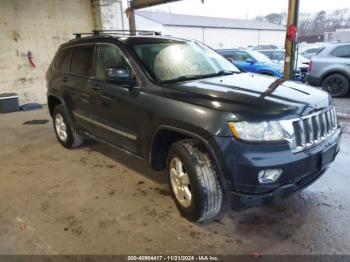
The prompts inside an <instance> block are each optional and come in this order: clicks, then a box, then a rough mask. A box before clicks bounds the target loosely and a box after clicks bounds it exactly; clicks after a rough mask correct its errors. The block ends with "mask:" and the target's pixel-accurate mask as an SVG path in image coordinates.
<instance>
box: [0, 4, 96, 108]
mask: <svg viewBox="0 0 350 262" xmlns="http://www.w3.org/2000/svg"><path fill="white" fill-rule="evenodd" d="M93 28H94V21H93V16H92V9H91V5H90V0H74V1H71V0H50V1H47V0H0V93H6V92H16V93H18V94H19V96H20V102H21V103H24V102H45V101H46V84H45V78H44V76H45V72H46V70H47V68H48V66H49V64H50V62H51V60H52V57H53V56H54V54H55V52H56V50H57V48H58V46H59V45H60V44H61V43H63V42H65V41H67V40H69V39H71V38H72V33H74V32H79V31H83V32H89V31H91V30H92V29H93ZM28 51H30V52H31V53H32V55H33V61H34V63H35V65H36V67H35V68H34V67H32V66H31V65H30V63H29V61H28V58H27V53H28Z"/></svg>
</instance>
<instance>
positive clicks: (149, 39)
mask: <svg viewBox="0 0 350 262" xmlns="http://www.w3.org/2000/svg"><path fill="white" fill-rule="evenodd" d="M106 40H107V41H109V42H113V41H119V42H122V43H124V44H126V45H134V44H147V43H161V42H169V41H175V42H183V41H191V40H186V39H182V38H176V37H172V36H158V35H137V36H129V35H128V36H122V35H113V34H102V35H91V36H86V37H81V38H75V39H71V40H70V41H68V42H67V43H65V44H63V46H70V45H74V44H84V43H94V42H98V41H106Z"/></svg>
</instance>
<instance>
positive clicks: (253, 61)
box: [217, 49, 283, 78]
mask: <svg viewBox="0 0 350 262" xmlns="http://www.w3.org/2000/svg"><path fill="white" fill-rule="evenodd" d="M217 52H218V53H219V54H221V55H222V56H223V57H225V58H226V59H227V60H229V61H231V62H232V63H233V64H234V65H235V66H237V67H238V68H239V69H240V70H241V71H243V72H251V73H257V74H262V75H270V76H276V77H279V78H282V77H283V67H282V66H281V65H279V64H276V63H274V62H272V61H271V60H270V59H269V58H268V57H267V56H265V55H263V54H261V53H259V52H258V51H252V50H241V49H220V50H217Z"/></svg>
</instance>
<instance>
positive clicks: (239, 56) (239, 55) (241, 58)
mask: <svg viewBox="0 0 350 262" xmlns="http://www.w3.org/2000/svg"><path fill="white" fill-rule="evenodd" d="M235 55H236V58H235V60H236V61H246V60H247V59H248V58H250V59H251V58H252V57H251V56H250V55H249V54H248V53H246V52H243V51H238V52H236V53H235Z"/></svg>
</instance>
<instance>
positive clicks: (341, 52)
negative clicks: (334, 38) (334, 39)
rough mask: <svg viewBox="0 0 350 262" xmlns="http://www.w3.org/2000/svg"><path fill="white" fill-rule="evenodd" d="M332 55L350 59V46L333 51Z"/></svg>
mask: <svg viewBox="0 0 350 262" xmlns="http://www.w3.org/2000/svg"><path fill="white" fill-rule="evenodd" d="M332 55H334V56H337V57H350V45H344V46H339V47H337V48H336V49H334V50H333V52H332Z"/></svg>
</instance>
